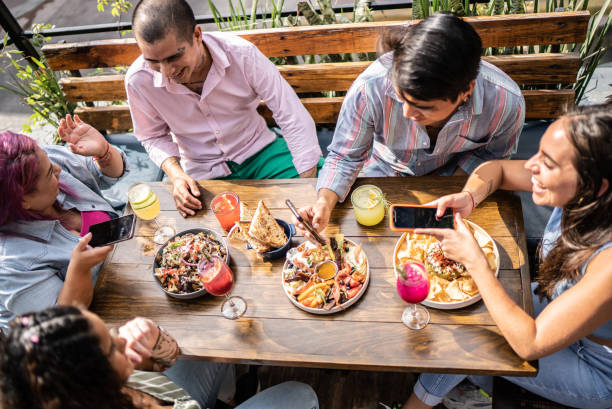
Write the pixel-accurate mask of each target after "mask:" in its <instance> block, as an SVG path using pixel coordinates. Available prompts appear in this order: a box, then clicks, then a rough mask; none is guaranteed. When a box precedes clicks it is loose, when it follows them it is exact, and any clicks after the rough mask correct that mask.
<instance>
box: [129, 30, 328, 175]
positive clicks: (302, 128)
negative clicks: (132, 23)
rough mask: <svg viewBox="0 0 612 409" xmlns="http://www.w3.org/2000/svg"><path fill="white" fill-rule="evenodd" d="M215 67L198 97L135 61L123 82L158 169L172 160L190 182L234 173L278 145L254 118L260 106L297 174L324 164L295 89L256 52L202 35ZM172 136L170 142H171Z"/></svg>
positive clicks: (221, 36) (232, 40)
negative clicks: (277, 128) (177, 159)
mask: <svg viewBox="0 0 612 409" xmlns="http://www.w3.org/2000/svg"><path fill="white" fill-rule="evenodd" d="M202 39H203V41H204V44H206V47H207V48H208V51H209V52H210V55H211V56H212V66H211V68H210V71H209V73H208V76H207V78H206V81H205V82H204V87H203V89H202V94H201V95H200V94H197V93H195V92H193V91H191V90H190V89H188V88H187V87H185V86H184V85H182V84H178V83H176V82H174V81H172V80H170V79H168V78H165V77H164V76H162V74H161V73H159V72H156V71H153V70H152V69H150V68H149V66H148V64H147V62H146V61H145V60H144V58H143V57H142V56H140V57H139V58H138V59H137V60H136V61H134V63H133V64H132V65H131V67H130V69H129V70H128V72H127V74H126V76H125V87H126V90H127V95H128V102H129V105H130V111H131V115H132V122H133V124H134V134H135V135H136V137H137V138H138V140H140V142H141V143H142V144H143V146H144V147H145V149H146V150H147V152H148V153H149V156H150V157H151V159H152V160H153V162H155V163H156V164H157V165H158V166H160V165H161V164H162V162H163V161H164V160H166V159H167V158H169V157H172V156H178V157H180V159H181V166H182V167H183V169H184V170H185V172H187V174H189V175H190V176H191V177H193V178H196V179H212V178H216V177H221V176H227V175H229V174H230V173H231V171H230V170H229V167H228V166H227V164H226V163H225V162H226V161H233V162H236V163H242V162H243V161H244V160H246V159H248V158H249V157H251V156H252V155H254V154H256V153H257V152H259V151H260V150H261V149H263V148H264V147H265V146H267V145H268V144H270V143H271V142H272V141H274V139H275V138H276V135H275V134H274V133H273V132H272V131H270V130H269V129H268V127H267V126H266V122H265V120H264V119H263V118H262V117H261V116H260V115H259V114H258V113H257V106H258V105H259V102H260V101H261V100H264V101H265V102H266V104H267V105H268V107H269V108H270V110H271V111H272V112H273V114H274V119H275V120H276V123H277V124H278V125H279V126H280V127H281V129H282V131H283V137H284V138H285V140H286V141H287V145H288V147H289V150H290V151H291V154H292V156H293V164H294V166H295V168H296V169H297V171H298V173H302V172H305V171H307V170H309V169H311V168H313V167H314V166H315V165H316V164H317V162H318V160H319V158H320V157H321V149H320V148H319V144H318V142H317V135H316V129H315V124H314V121H313V120H312V118H311V117H310V115H309V113H308V111H306V109H305V108H304V106H303V105H302V104H301V102H300V100H299V99H298V97H297V95H296V94H295V92H294V91H293V88H291V86H290V85H289V84H288V83H287V81H285V80H284V79H283V77H282V76H281V75H280V73H279V72H278V70H277V69H276V67H275V66H274V64H272V63H271V62H270V60H268V59H267V58H266V57H265V56H264V55H263V54H262V53H261V52H260V51H259V50H258V49H257V48H256V47H255V46H254V45H253V44H251V43H250V42H248V41H246V40H244V39H242V38H240V37H238V36H235V35H233V34H229V33H216V32H215V33H204V34H203V36H202ZM171 133H172V134H171Z"/></svg>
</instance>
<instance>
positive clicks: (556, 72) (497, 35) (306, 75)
mask: <svg viewBox="0 0 612 409" xmlns="http://www.w3.org/2000/svg"><path fill="white" fill-rule="evenodd" d="M589 17H590V14H589V12H588V11H580V12H561V13H539V14H522V15H503V16H483V17H467V18H466V21H468V22H469V23H470V24H472V25H473V26H474V28H475V29H476V31H477V32H478V33H479V34H480V36H481V38H482V41H483V46H484V47H491V46H493V47H502V46H503V47H512V46H519V45H546V44H566V43H580V42H582V41H584V38H585V36H586V31H587V26H588V21H589ZM415 22H416V21H411V22H380V23H362V24H348V25H347V24H340V25H325V26H307V27H295V28H281V29H265V30H251V31H243V32H236V34H237V35H240V36H241V37H243V38H245V39H247V40H249V41H251V42H252V43H254V44H255V45H256V46H257V47H258V48H259V49H260V50H261V51H262V52H263V53H264V54H265V55H266V56H268V57H282V56H296V55H307V54H334V53H355V52H373V51H375V50H376V44H377V41H378V38H379V37H380V35H382V34H385V33H388V32H392V31H393V30H401V29H403V27H405V25H406V24H414V23H415ZM43 52H44V54H45V57H46V58H47V61H48V63H49V65H50V66H51V67H52V68H53V69H54V70H75V69H87V68H104V67H114V66H118V65H129V64H131V63H132V61H134V59H136V58H137V57H138V55H139V54H140V52H139V50H138V47H137V45H136V43H135V41H134V39H122V40H105V41H91V42H83V43H74V44H52V45H46V46H45V47H43ZM485 60H487V61H489V62H491V63H493V64H494V65H496V66H498V67H499V68H501V69H502V70H503V71H504V72H506V73H508V75H510V77H512V78H513V79H514V80H515V81H516V82H517V83H519V84H525V85H540V84H556V83H562V84H572V83H574V82H575V80H576V74H577V72H578V68H579V64H580V59H579V57H578V55H577V54H576V53H548V54H515V55H500V56H489V57H485ZM369 64H371V62H346V63H330V64H302V65H282V66H278V69H279V71H280V72H281V74H282V75H283V76H284V77H285V78H286V79H287V81H288V82H289V83H290V84H291V85H292V86H293V88H294V89H295V90H296V92H298V93H300V92H302V93H309V92H321V91H346V90H347V89H348V88H349V87H350V85H351V84H352V83H353V81H354V80H355V78H357V76H358V75H359V74H360V73H361V72H362V71H363V70H364V69H365V68H367V66H368V65H369ZM123 78H124V77H123V75H104V76H91V77H82V78H75V77H72V78H64V79H62V81H61V84H62V88H63V90H64V93H65V95H66V97H67V99H68V100H69V101H81V102H82V101H117V100H124V99H125V98H126V95H125V90H124V86H123ZM523 95H524V96H525V102H526V118H528V119H535V118H555V117H557V116H558V115H559V114H560V113H561V112H562V110H563V108H564V106H565V105H569V104H571V103H572V100H573V96H574V92H573V91H572V90H530V91H524V92H523ZM342 100H343V98H341V97H339V98H302V102H303V104H304V106H305V107H306V109H307V110H308V111H309V112H310V114H311V115H312V117H313V119H314V121H315V122H316V123H317V124H334V123H335V122H336V120H337V117H338V113H339V111H340V107H341V105H342ZM76 112H77V113H79V114H80V115H81V116H82V118H83V119H84V120H86V121H88V122H90V123H91V124H92V125H94V126H95V127H96V128H98V129H112V130H128V129H130V128H131V127H132V123H131V117H130V115H129V109H128V107H127V106H116V105H115V106H108V107H82V108H78V109H77V111H76ZM260 112H261V114H262V115H263V116H264V117H265V118H266V120H267V121H268V122H269V123H272V121H273V119H272V115H271V112H270V111H269V110H268V109H267V108H266V107H265V105H262V106H261V107H260Z"/></svg>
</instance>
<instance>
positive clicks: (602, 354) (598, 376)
mask: <svg viewBox="0 0 612 409" xmlns="http://www.w3.org/2000/svg"><path fill="white" fill-rule="evenodd" d="M534 288H535V286H534V285H533V284H532V291H533V289H534ZM532 298H533V307H534V313H535V316H538V314H539V313H540V312H541V311H542V310H543V309H544V307H545V306H546V304H547V301H546V300H544V302H540V301H539V298H538V297H537V296H535V295H533V294H532ZM539 365H540V368H539V371H538V376H536V377H535V378H522V377H512V376H504V378H505V379H507V380H508V381H510V382H512V383H514V384H516V385H519V386H520V387H522V388H525V389H527V390H528V391H530V392H532V393H535V394H537V395H540V396H543V397H545V398H546V399H549V400H551V401H554V402H558V403H561V404H564V405H568V406H573V407H577V408H584V409H599V408H602V409H607V408H612V348H608V347H605V346H603V345H600V344H598V343H596V342H593V341H590V340H589V339H586V338H583V339H581V340H579V341H578V342H575V343H574V344H572V345H570V346H568V347H567V348H565V349H562V350H561V351H559V352H556V353H554V354H552V355H549V356H547V357H544V358H541V359H540V360H539ZM466 377H467V378H468V379H469V380H470V381H471V382H472V383H474V384H476V385H478V386H480V387H481V388H482V389H483V390H484V391H485V392H488V393H491V392H492V389H493V378H492V377H490V376H466V375H450V374H421V375H420V376H419V379H418V381H417V383H416V384H415V386H414V393H415V395H416V396H417V397H418V398H419V399H420V400H421V401H422V402H423V403H425V404H427V405H431V406H435V405H437V404H438V403H440V402H441V401H442V398H443V397H444V396H445V395H446V394H447V393H448V392H450V391H451V390H452V389H453V388H454V387H455V386H456V385H458V384H459V383H460V382H461V381H462V380H463V379H465V378H466Z"/></svg>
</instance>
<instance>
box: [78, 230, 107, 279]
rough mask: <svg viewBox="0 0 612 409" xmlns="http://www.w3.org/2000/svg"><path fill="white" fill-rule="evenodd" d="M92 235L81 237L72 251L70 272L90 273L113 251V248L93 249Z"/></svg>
mask: <svg viewBox="0 0 612 409" xmlns="http://www.w3.org/2000/svg"><path fill="white" fill-rule="evenodd" d="M90 241H91V233H87V234H86V235H85V236H83V237H81V239H80V240H79V242H78V243H77V245H76V246H75V247H74V249H73V250H72V256H71V257H70V264H68V270H71V269H74V270H76V271H90V270H91V269H92V267H94V266H96V265H97V264H99V263H100V262H102V261H104V259H105V258H106V256H107V255H108V253H110V251H111V250H112V249H113V246H112V245H110V246H100V247H91V246H90V245H89V242H90Z"/></svg>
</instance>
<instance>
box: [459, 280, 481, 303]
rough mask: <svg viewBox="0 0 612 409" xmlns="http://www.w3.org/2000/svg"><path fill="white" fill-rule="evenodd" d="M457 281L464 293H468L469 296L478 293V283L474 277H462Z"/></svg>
mask: <svg viewBox="0 0 612 409" xmlns="http://www.w3.org/2000/svg"><path fill="white" fill-rule="evenodd" d="M455 281H457V282H458V283H459V288H460V289H461V291H463V293H465V294H467V295H468V296H470V297H473V296H475V295H476V294H478V287H477V286H476V283H475V282H474V280H473V279H472V277H461V278H458V279H457V280H455ZM466 298H467V297H466Z"/></svg>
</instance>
